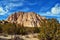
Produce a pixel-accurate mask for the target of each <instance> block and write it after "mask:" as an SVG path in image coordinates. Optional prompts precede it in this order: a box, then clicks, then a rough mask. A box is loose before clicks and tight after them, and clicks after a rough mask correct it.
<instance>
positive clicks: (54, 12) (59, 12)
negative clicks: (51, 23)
mask: <svg viewBox="0 0 60 40" xmlns="http://www.w3.org/2000/svg"><path fill="white" fill-rule="evenodd" d="M40 15H42V16H58V17H59V16H60V4H56V5H55V6H54V7H52V8H51V11H47V12H45V13H42V14H40Z"/></svg>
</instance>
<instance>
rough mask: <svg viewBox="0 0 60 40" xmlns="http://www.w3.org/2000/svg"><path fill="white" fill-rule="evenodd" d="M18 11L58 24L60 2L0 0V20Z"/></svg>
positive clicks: (54, 0) (51, 0) (47, 0)
mask: <svg viewBox="0 0 60 40" xmlns="http://www.w3.org/2000/svg"><path fill="white" fill-rule="evenodd" d="M19 11H22V12H35V13H37V14H39V15H41V16H45V17H46V18H56V19H57V20H59V22H60V0H0V20H5V19H7V18H8V16H9V15H11V14H12V13H14V12H19Z"/></svg>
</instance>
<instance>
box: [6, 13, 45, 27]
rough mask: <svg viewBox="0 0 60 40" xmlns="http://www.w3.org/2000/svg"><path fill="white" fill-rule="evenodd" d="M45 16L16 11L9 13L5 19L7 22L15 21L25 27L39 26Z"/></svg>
mask: <svg viewBox="0 0 60 40" xmlns="http://www.w3.org/2000/svg"><path fill="white" fill-rule="evenodd" d="M44 19H45V17H42V16H40V15H38V14H36V13H34V12H17V13H14V14H12V15H10V16H9V17H8V19H7V21H8V22H11V23H13V22H14V23H17V24H20V25H23V26H25V27H40V26H41V25H40V24H41V22H43V20H44Z"/></svg>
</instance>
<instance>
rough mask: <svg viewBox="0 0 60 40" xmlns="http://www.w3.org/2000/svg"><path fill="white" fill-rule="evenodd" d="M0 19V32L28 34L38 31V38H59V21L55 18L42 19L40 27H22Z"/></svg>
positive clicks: (53, 39)
mask: <svg viewBox="0 0 60 40" xmlns="http://www.w3.org/2000/svg"><path fill="white" fill-rule="evenodd" d="M4 22H5V23H2V21H0V33H5V34H11V35H12V34H20V35H25V34H30V33H39V36H38V38H39V39H40V40H60V23H59V22H58V21H57V20H56V19H53V18H52V19H46V20H43V22H42V24H41V25H42V26H41V27H24V26H21V25H17V24H15V23H9V22H6V21H4Z"/></svg>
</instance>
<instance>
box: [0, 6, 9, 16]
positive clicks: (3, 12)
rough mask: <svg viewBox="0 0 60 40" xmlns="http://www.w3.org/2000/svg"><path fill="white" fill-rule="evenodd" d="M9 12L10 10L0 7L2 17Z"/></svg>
mask: <svg viewBox="0 0 60 40" xmlns="http://www.w3.org/2000/svg"><path fill="white" fill-rule="evenodd" d="M7 12H8V10H4V9H3V8H2V7H0V15H4V14H6V13H7Z"/></svg>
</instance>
